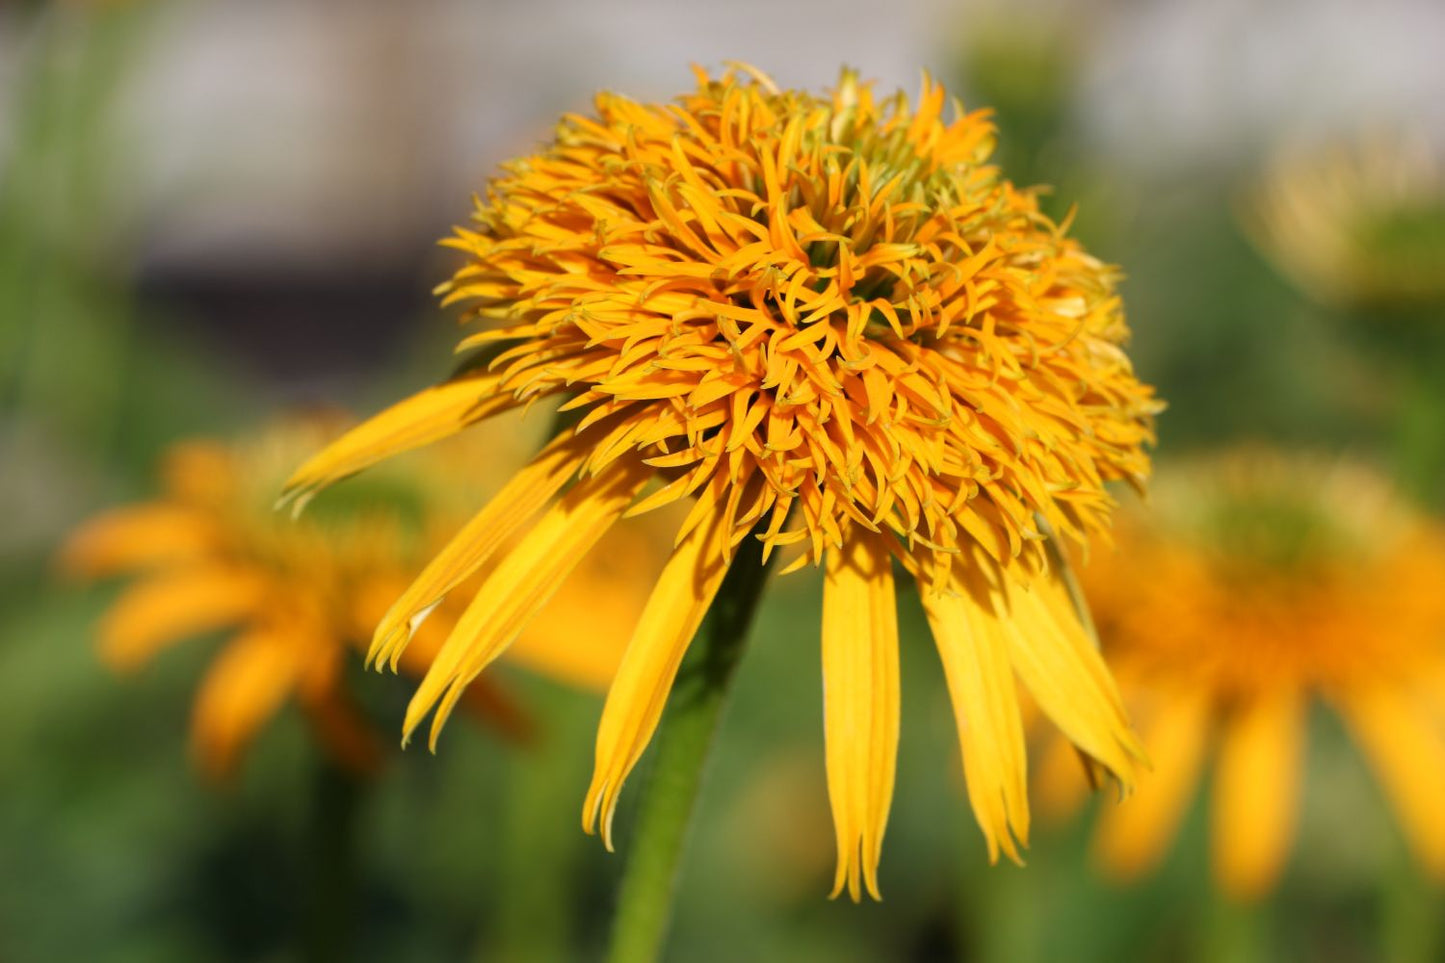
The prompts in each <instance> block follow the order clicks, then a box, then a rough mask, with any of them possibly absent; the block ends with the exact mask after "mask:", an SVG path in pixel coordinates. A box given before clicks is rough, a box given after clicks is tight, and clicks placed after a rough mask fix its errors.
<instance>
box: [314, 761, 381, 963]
mask: <svg viewBox="0 0 1445 963" xmlns="http://www.w3.org/2000/svg"><path fill="white" fill-rule="evenodd" d="M365 793H366V785H365V783H364V782H363V781H362V777H360V776H357V775H356V774H354V773H352V772H351V771H349V770H347V769H345V768H343V767H342V766H340V765H338V764H337V763H335V762H333V761H332V760H330V759H329V758H323V759H322V760H321V761H320V763H319V764H318V767H317V772H316V783H315V797H314V799H313V801H312V809H311V833H310V836H311V844H312V849H311V853H310V866H309V867H308V870H309V877H310V879H309V883H310V886H309V889H310V901H311V905H310V906H309V908H308V909H309V913H308V918H307V920H306V929H305V932H304V934H303V940H304V945H303V954H302V958H303V959H305V960H307V961H308V963H340V961H342V960H349V959H351V958H352V952H353V950H354V949H355V946H354V943H353V937H354V936H355V929H356V919H357V917H356V896H357V870H358V867H357V865H356V863H357V851H356V843H357V820H358V819H359V817H360V815H361V804H362V802H363V798H364V796H365Z"/></svg>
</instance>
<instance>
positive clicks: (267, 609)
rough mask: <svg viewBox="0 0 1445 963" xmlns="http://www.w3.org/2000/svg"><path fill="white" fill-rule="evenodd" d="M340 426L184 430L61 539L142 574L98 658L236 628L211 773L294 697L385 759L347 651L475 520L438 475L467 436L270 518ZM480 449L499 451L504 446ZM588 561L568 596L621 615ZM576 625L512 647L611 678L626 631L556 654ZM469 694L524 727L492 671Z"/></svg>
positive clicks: (213, 694) (197, 738)
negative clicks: (219, 435)
mask: <svg viewBox="0 0 1445 963" xmlns="http://www.w3.org/2000/svg"><path fill="white" fill-rule="evenodd" d="M331 424H333V422H330V421H329V420H327V421H323V420H321V419H309V420H298V421H294V422H290V423H285V424H278V425H275V426H273V427H272V428H271V429H269V430H268V431H265V432H262V433H259V434H257V435H255V436H253V437H250V438H247V439H244V440H242V441H240V442H235V443H229V444H227V443H222V442H218V441H211V440H202V441H193V442H185V443H181V444H177V445H175V446H174V447H173V448H172V449H171V450H170V451H169V452H168V454H167V457H166V459H165V462H164V471H163V475H164V479H163V482H164V484H163V491H162V493H161V494H160V495H159V497H157V498H156V499H155V500H153V501H149V502H145V503H141V504H138V505H130V506H126V507H123V508H118V509H114V510H112V511H109V512H107V513H105V514H102V515H100V516H99V517H97V518H95V519H92V520H91V521H89V522H87V523H86V524H85V525H83V526H82V527H81V528H80V529H79V530H78V531H76V532H75V533H74V534H73V535H72V536H71V537H70V539H69V540H68V542H67V543H66V545H65V546H64V548H63V550H62V559H61V561H62V564H63V566H64V567H65V568H66V569H68V570H69V571H70V572H71V573H73V574H77V575H83V576H86V577H90V578H97V577H104V576H110V575H119V574H134V575H136V576H137V577H138V579H137V581H135V582H134V584H132V585H129V586H128V587H127V588H126V589H125V590H124V592H123V593H122V594H121V595H120V597H119V598H118V599H117V600H116V602H115V603H114V604H113V605H112V606H111V607H110V609H109V610H108V611H107V613H106V614H105V616H104V618H103V620H102V622H101V624H100V626H99V635H100V646H101V652H102V655H103V657H104V658H105V660H106V661H107V662H108V663H110V664H111V665H112V666H113V667H115V668H116V669H118V670H126V671H129V670H134V669H136V668H138V667H140V666H141V665H142V664H144V663H145V662H147V661H149V660H150V659H151V658H152V657H154V656H155V655H156V654H157V653H159V652H160V651H161V650H163V649H164V648H166V647H168V646H169V645H171V644H172V643H174V642H176V641H179V640H180V639H182V638H185V637H188V636H197V635H204V634H208V633H211V632H214V631H219V630H234V634H233V635H231V637H230V639H229V641H227V642H226V643H225V644H224V646H223V647H222V649H221V650H220V652H219V653H218V654H217V656H216V658H215V660H214V661H213V662H212V663H211V667H210V669H209V670H208V672H207V674H206V677H205V679H204V680H203V681H202V683H201V685H200V688H199V690H198V692H197V694H196V701H195V709H194V719H193V722H192V737H193V742H194V749H195V752H196V756H197V761H198V762H199V764H200V765H201V767H202V768H203V770H204V771H205V772H206V773H207V774H208V775H210V776H213V777H224V776H226V775H228V774H229V773H230V772H231V771H232V770H233V769H234V767H235V765H236V763H237V761H238V758H239V755H240V753H241V752H242V751H243V750H244V749H245V747H246V746H247V745H248V744H249V743H250V742H251V740H252V739H253V737H254V736H255V735H256V734H257V733H258V731H259V730H260V729H261V728H262V727H263V726H264V725H265V723H266V722H267V720H268V719H270V718H271V717H272V716H273V715H274V714H275V713H276V712H277V711H278V710H279V709H280V708H281V706H282V705H283V704H284V703H285V702H286V701H287V700H288V699H294V701H295V702H296V703H297V704H298V705H299V706H300V707H301V708H302V709H303V710H304V711H305V713H306V716H307V718H308V719H309V721H310V722H311V724H312V728H313V730H314V732H315V734H316V736H317V738H318V739H319V741H320V742H321V743H322V745H323V746H324V747H325V748H326V749H327V750H329V752H330V754H331V755H332V756H333V758H335V759H336V760H337V761H338V762H340V763H341V764H343V765H346V766H348V767H350V768H352V769H353V770H356V771H367V770H370V769H371V768H373V767H374V766H375V765H376V763H377V762H378V761H379V758H380V756H379V750H378V745H377V743H376V739H375V736H374V735H373V732H372V729H371V727H370V726H369V725H368V724H367V723H366V722H365V721H364V717H363V715H362V713H361V712H360V710H359V708H358V706H357V705H356V704H355V703H354V701H353V700H352V698H351V696H350V694H349V692H348V688H347V685H346V683H345V680H344V676H343V670H344V668H345V663H346V662H347V660H349V659H351V658H357V659H358V660H359V656H360V650H361V649H362V648H364V643H365V641H366V640H367V639H369V638H370V635H371V628H372V626H374V625H375V624H376V621H377V619H378V618H380V617H381V615H382V614H383V613H384V612H385V610H386V606H387V604H388V603H389V602H390V601H391V599H393V598H395V596H396V594H397V592H399V591H400V590H401V589H402V588H404V587H405V585H406V584H407V580H408V579H409V578H410V577H411V576H412V575H414V574H415V572H416V570H417V568H419V567H420V562H421V561H422V560H423V559H424V558H425V556H426V554H427V553H429V552H431V551H433V550H435V549H436V548H437V547H438V546H439V545H440V544H441V542H440V541H439V539H438V538H437V535H438V534H439V533H440V532H443V531H446V530H448V529H450V528H453V527H455V525H456V523H457V522H458V521H459V520H461V519H462V518H464V517H465V516H464V515H459V514H458V513H457V497H456V496H457V493H456V492H448V491H446V490H445V489H443V488H439V487H438V486H437V485H436V484H435V483H434V482H433V481H431V480H429V479H431V478H433V477H435V476H437V475H445V474H447V473H448V471H449V470H451V469H455V468H457V467H458V466H462V467H466V468H470V469H472V470H474V471H475V470H476V469H477V468H478V466H479V465H482V464H483V462H482V461H481V459H479V458H478V457H476V456H475V455H471V456H468V455H467V453H465V452H462V451H459V450H457V446H451V449H450V450H446V449H438V450H437V451H436V453H435V454H433V455H432V457H431V458H430V462H431V463H432V464H431V465H430V466H429V467H427V466H420V467H421V468H423V469H425V470H418V468H419V466H417V465H402V464H400V463H398V464H397V465H396V466H395V467H394V468H393V469H392V470H391V471H389V472H385V473H378V474H377V475H376V476H373V477H372V478H370V479H368V481H367V483H366V484H363V485H359V486H357V487H355V488H352V489H351V490H350V491H338V492H337V493H336V495H335V497H334V498H329V499H327V504H326V505H324V506H321V507H322V509H323V510H322V511H319V512H314V513H313V514H312V515H311V516H308V517H307V518H306V519H302V520H300V521H296V522H293V521H292V520H290V519H288V518H285V517H283V516H279V515H277V514H276V513H275V512H274V511H273V510H272V503H273V502H274V500H275V499H274V495H275V491H276V488H277V486H278V485H279V484H280V482H281V480H282V479H283V478H284V477H285V474H284V473H285V471H286V470H287V469H289V468H290V467H291V466H293V465H295V463H296V460H297V459H298V458H300V457H302V456H303V455H304V453H305V452H307V451H310V450H314V448H315V447H316V446H317V445H319V444H322V443H323V442H324V441H325V440H327V439H328V438H330V437H334V435H335V432H334V431H330V430H328V428H329V427H330V425H331ZM468 447H469V446H468ZM500 454H501V458H500V461H501V463H502V464H505V463H506V457H505V452H501V453H500ZM487 455H488V458H490V459H493V460H497V459H498V456H499V451H498V446H496V445H492V446H489V447H488V450H487ZM439 469H441V470H440V471H439ZM492 471H493V473H495V469H492ZM474 480H475V479H474ZM481 481H482V483H483V484H484V485H485V483H486V481H487V478H486V477H483V478H482V479H481ZM491 487H495V486H491ZM641 537H643V536H642V535H640V534H638V535H634V536H633V537H632V538H631V539H630V540H628V541H625V542H623V543H622V544H620V545H619V546H617V547H618V548H620V549H621V553H622V554H623V555H624V556H625V557H628V558H631V559H634V560H635V561H637V562H641V563H642V566H643V567H642V568H641V570H637V571H635V572H634V574H642V575H644V577H645V573H646V572H647V571H649V570H650V568H649V567H648V566H647V565H646V560H647V559H648V558H649V556H651V557H656V556H658V555H659V554H660V553H658V552H657V551H655V550H651V549H649V548H648V547H647V546H646V545H639V544H637V542H638V539H639V538H641ZM579 574H580V575H581V576H582V577H580V578H577V579H574V580H573V581H572V582H571V583H569V586H568V588H567V591H566V593H565V594H566V596H567V598H565V599H564V600H563V601H567V602H570V603H572V605H575V606H586V607H588V608H589V609H590V610H591V611H602V612H607V613H611V614H613V615H614V617H616V616H621V617H624V618H625V617H628V616H629V615H635V614H636V612H637V611H638V610H639V609H640V608H641V604H642V598H643V593H641V592H640V591H639V590H637V589H632V590H630V591H629V589H628V587H627V586H625V585H622V586H618V585H617V584H616V582H615V580H614V578H612V577H608V576H607V575H605V574H603V573H597V572H592V571H588V572H583V573H579ZM599 580H600V582H601V584H594V583H597V582H599ZM604 596H605V597H604ZM567 611H571V606H568V609H567ZM455 617H456V613H455V612H454V611H450V610H449V609H446V608H444V610H443V611H440V612H438V615H437V619H436V624H435V625H434V626H428V629H427V631H425V632H423V633H421V634H420V635H419V636H418V639H417V645H415V646H414V647H413V648H412V649H411V651H409V652H408V653H407V656H406V658H405V660H404V666H405V668H406V669H407V670H408V671H410V672H412V673H414V674H417V675H420V674H422V673H423V672H424V671H425V670H426V668H427V666H428V665H429V664H430V661H431V657H432V656H433V655H434V654H435V652H436V648H437V645H438V643H439V642H440V641H441V639H442V638H444V637H445V635H446V626H447V625H449V624H451V623H452V622H454V621H455ZM568 618H571V621H570V624H562V622H561V620H562V619H568ZM579 624H581V623H580V622H579V621H578V620H577V619H576V618H575V617H570V616H568V615H560V616H553V617H551V618H550V619H541V620H539V621H538V623H537V625H536V626H535V629H534V631H533V632H531V633H530V634H529V637H528V638H526V639H524V640H523V642H522V644H520V645H519V646H518V647H517V649H516V655H517V656H518V658H517V661H518V662H520V663H521V664H524V665H529V666H531V667H535V668H538V669H539V670H541V671H543V672H545V673H547V674H550V675H552V676H554V677H559V678H561V679H563V680H565V681H568V682H571V683H574V684H581V685H588V686H593V687H599V688H600V687H601V686H604V685H605V684H606V683H607V681H608V680H609V679H610V678H611V674H612V671H613V670H614V669H615V666H616V662H617V659H618V657H619V656H620V653H621V647H622V644H623V643H624V642H625V641H626V637H625V635H623V634H621V633H619V632H611V633H609V632H608V631H607V627H606V625H605V624H604V625H602V626H601V627H600V631H592V630H589V636H590V637H591V638H592V639H593V641H594V642H595V645H594V646H592V647H591V648H589V650H588V651H587V652H585V653H576V652H575V651H574V650H573V649H571V648H570V647H568V648H567V649H566V650H565V653H564V655H565V658H560V657H559V655H558V652H557V645H556V644H555V643H556V642H558V641H561V640H564V639H566V640H569V641H570V638H571V637H572V635H573V634H575V632H576V631H577V629H578V626H579ZM468 703H469V705H470V706H471V707H472V708H473V709H474V710H476V711H477V712H478V713H479V715H480V716H481V717H483V718H485V719H487V720H488V721H490V722H491V723H493V724H495V725H497V726H499V727H502V729H503V730H507V731H513V732H515V731H516V730H517V729H518V727H519V725H521V724H522V723H523V721H524V720H523V718H522V716H521V715H519V710H518V708H517V707H516V706H515V705H514V704H513V702H512V701H511V700H510V698H509V697H507V695H506V693H505V691H504V689H503V688H502V687H499V686H497V685H495V684H489V685H486V686H481V687H478V688H476V689H475V690H473V691H472V692H471V693H470V694H469V697H468Z"/></svg>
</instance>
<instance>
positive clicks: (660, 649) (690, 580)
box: [582, 511, 728, 849]
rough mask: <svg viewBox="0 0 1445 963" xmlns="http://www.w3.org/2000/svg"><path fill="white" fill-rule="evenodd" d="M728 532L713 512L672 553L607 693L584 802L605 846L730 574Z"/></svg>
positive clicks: (591, 827)
mask: <svg viewBox="0 0 1445 963" xmlns="http://www.w3.org/2000/svg"><path fill="white" fill-rule="evenodd" d="M727 536H728V532H727V530H726V528H725V527H724V526H723V525H721V524H719V515H718V513H717V512H716V511H714V513H713V517H712V518H710V519H708V520H706V521H705V522H704V523H703V524H701V525H698V526H697V527H695V528H693V530H692V531H691V532H689V533H688V535H687V537H686V538H685V539H683V541H682V543H681V544H680V545H679V546H678V547H677V548H676V549H675V550H674V551H673V553H672V556H671V557H670V558H669V559H668V561H667V565H666V566H665V567H664V568H663V570H662V574H661V575H660V576H659V577H658V579H657V583H656V585H655V586H654V587H653V590H652V594H651V595H650V596H649V597H648V599H647V605H646V606H645V607H644V608H643V610H642V615H641V617H640V618H639V619H638V622H637V628H636V629H635V630H634V631H633V634H632V640H631V641H630V642H629V643H628V645H627V650H626V652H625V653H624V654H623V656H622V664H621V665H619V666H618V668H617V675H616V677H615V678H614V679H613V680H612V687H611V688H610V689H609V690H608V693H607V703H606V705H605V706H604V707H603V709H602V720H601V722H599V723H598V726H597V751H596V761H595V764H594V766H593V771H592V784H591V785H590V786H589V787H588V789H587V797H586V799H585V801H584V802H583V804H582V828H583V829H584V830H585V831H586V832H588V833H593V832H595V831H596V830H597V826H598V822H599V819H600V822H601V826H602V842H603V843H604V844H605V845H606V846H607V848H608V849H611V848H612V815H613V812H614V811H615V810H616V808H617V797H618V794H619V793H620V792H621V791H622V784H623V782H624V781H625V780H626V779H627V776H628V773H630V772H631V771H632V767H633V766H635V765H636V764H637V760H638V759H640V758H641V757H642V753H643V751H644V750H645V749H646V748H647V744H648V742H649V741H650V740H651V739H652V733H653V732H654V730H656V728H657V722H658V720H659V719H660V718H661V716H662V710H663V706H664V705H665V704H666V702H667V695H668V693H669V692H670V691H671V689H672V682H673V679H674V678H675V677H676V676H677V669H678V666H679V665H681V664H682V657H683V654H684V653H686V652H687V647H688V643H690V642H691V641H692V638H693V636H694V635H695V634H696V633H697V628H698V626H699V625H700V624H701V623H702V619H703V616H704V615H705V614H706V613H707V610H708V606H709V605H711V604H712V600H713V596H715V595H716V594H717V590H718V586H719V585H721V584H722V580H723V576H724V575H725V574H726V573H727V563H726V562H725V561H724V555H723V549H724V547H725V546H726V544H727Z"/></svg>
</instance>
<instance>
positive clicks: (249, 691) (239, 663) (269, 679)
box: [191, 626, 315, 777]
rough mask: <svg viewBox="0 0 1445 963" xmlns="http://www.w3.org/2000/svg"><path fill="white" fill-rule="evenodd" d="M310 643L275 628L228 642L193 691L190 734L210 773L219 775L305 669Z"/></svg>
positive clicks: (249, 632) (257, 630)
mask: <svg viewBox="0 0 1445 963" xmlns="http://www.w3.org/2000/svg"><path fill="white" fill-rule="evenodd" d="M314 650H315V644H314V643H313V642H311V641H309V640H307V639H305V638H301V637H299V636H297V635H296V634H295V633H294V632H292V631H288V630H286V629H282V628H279V627H274V626H264V627H257V628H253V629H248V630H247V631H245V632H243V633H242V634H241V635H239V636H237V637H236V638H235V639H234V640H233V641H231V642H230V643H228V644H227V645H226V647H225V648H224V649H222V650H221V654H220V655H218V656H217V657H216V659H215V661H214V662H212V663H211V667H210V668H209V669H208V670H207V672H206V677H205V679H203V680H202V682H201V687H200V689H199V691H198V692H197V693H196V701H195V706H194V709H193V717H192V724H191V738H192V741H193V744H194V747H195V751H196V755H197V758H198V759H199V761H200V763H201V764H202V765H203V766H204V767H205V769H206V770H207V771H208V772H209V773H210V774H211V775H212V776H213V777H221V776H224V775H225V774H226V773H227V772H229V771H230V770H231V769H232V768H233V767H234V765H235V761H236V756H237V753H238V752H239V751H240V750H241V748H242V747H243V746H245V745H246V744H247V743H248V742H249V741H250V740H251V737H252V736H253V735H254V734H255V732H256V730H258V729H259V728H260V727H261V726H262V725H263V724H264V723H265V722H266V720H267V719H269V718H271V716H272V715H273V714H275V712H276V710H277V709H278V708H280V706H281V703H282V702H284V701H285V699H286V697H287V696H288V695H289V694H290V693H291V692H292V691H293V690H294V689H295V687H296V686H297V684H298V683H299V682H300V680H301V678H302V676H303V675H304V673H305V672H306V668H307V665H306V662H307V659H308V658H309V657H310V654H311V652H313V651H314Z"/></svg>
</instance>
